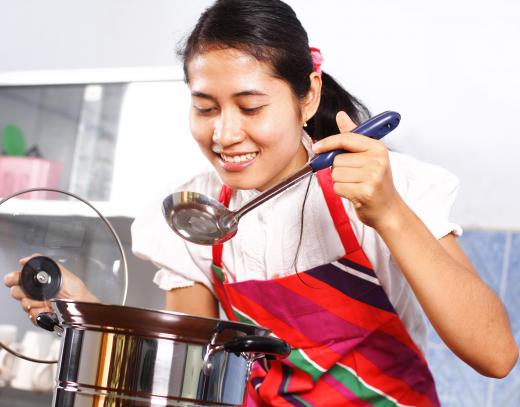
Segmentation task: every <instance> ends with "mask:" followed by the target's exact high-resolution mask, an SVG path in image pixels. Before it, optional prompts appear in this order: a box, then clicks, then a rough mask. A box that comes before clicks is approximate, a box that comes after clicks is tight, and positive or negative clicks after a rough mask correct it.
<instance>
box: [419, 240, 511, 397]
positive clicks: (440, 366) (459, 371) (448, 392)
mask: <svg viewBox="0 0 520 407" xmlns="http://www.w3.org/2000/svg"><path fill="white" fill-rule="evenodd" d="M459 242H460V244H461V246H462V247H463V248H464V251H465V252H466V254H467V255H468V257H469V258H470V259H471V261H472V262H473V264H474V265H475V267H476V268H477V270H478V271H479V274H480V276H481V277H482V279H483V280H484V281H485V282H486V283H487V284H488V285H489V286H490V287H491V288H492V289H493V290H494V291H495V292H496V293H497V294H498V295H499V296H500V298H501V299H502V301H503V302H504V304H505V306H506V308H507V310H508V313H509V317H510V319H511V325H512V327H513V332H514V334H515V338H516V341H517V343H520V233H518V232H490V231H479V230H466V231H465V232H464V235H463V236H462V237H461V238H460V240H459ZM429 336H430V346H429V349H428V353H427V355H426V356H427V358H428V361H429V363H430V367H431V370H432V373H433V375H434V377H435V380H436V383H437V391H438V393H439V397H440V399H441V404H442V406H444V407H466V406H468V407H470V406H471V407H481V406H482V407H495V406H500V407H507V406H511V407H513V406H514V407H517V406H520V364H519V363H517V364H516V366H515V367H514V369H513V370H512V372H511V373H510V374H509V375H508V376H507V377H506V378H505V379H501V380H496V379H490V378H487V377H484V376H481V375H479V374H478V373H476V372H475V371H474V370H473V369H471V368H470V367H469V366H467V365H466V364H465V363H464V362H462V361H460V360H459V359H458V358H457V357H456V356H455V355H454V354H453V353H452V352H451V351H450V350H449V349H448V348H447V347H446V346H445V345H444V344H443V343H442V341H441V339H440V338H439V337H438V336H437V334H436V333H435V332H434V331H433V329H432V328H431V327H430V332H429Z"/></svg>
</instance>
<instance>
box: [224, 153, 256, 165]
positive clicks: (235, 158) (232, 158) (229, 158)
mask: <svg viewBox="0 0 520 407" xmlns="http://www.w3.org/2000/svg"><path fill="white" fill-rule="evenodd" d="M257 155H258V153H256V152H255V153H247V154H240V155H226V154H222V153H221V154H220V157H221V158H222V160H223V161H225V162H227V163H242V162H246V161H250V160H252V159H253V158H255V157H256V156H257Z"/></svg>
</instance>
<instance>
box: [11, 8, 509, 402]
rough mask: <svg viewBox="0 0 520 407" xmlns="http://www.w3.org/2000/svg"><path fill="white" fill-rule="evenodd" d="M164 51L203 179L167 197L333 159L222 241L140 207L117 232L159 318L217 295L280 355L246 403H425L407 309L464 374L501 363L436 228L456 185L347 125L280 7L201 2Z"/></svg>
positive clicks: (459, 261)
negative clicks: (151, 290) (197, 240)
mask: <svg viewBox="0 0 520 407" xmlns="http://www.w3.org/2000/svg"><path fill="white" fill-rule="evenodd" d="M181 54H182V56H183V60H184V71H185V75H186V81H187V84H188V86H189V88H190V91H191V95H192V108H191V113H190V124H191V131H192V135H193V137H194V139H195V140H196V141H197V143H198V144H199V146H200V148H201V150H202V151H203V153H204V154H205V156H206V157H207V159H208V160H209V161H210V162H211V163H212V165H213V166H214V167H215V170H216V172H211V173H204V174H201V175H198V176H196V177H195V178H193V179H192V180H191V181H189V182H187V183H186V184H184V185H182V186H181V187H180V188H179V190H194V191H198V192H201V193H203V194H206V195H209V196H212V197H216V198H219V199H220V200H221V202H223V203H224V204H226V205H228V206H230V207H232V208H236V207H240V206H241V205H242V204H243V203H244V202H245V201H247V200H249V199H250V198H251V197H253V196H255V195H256V194H258V193H259V191H263V190H265V189H266V188H269V187H270V186H272V185H274V184H276V183H278V182H279V181H281V180H282V179H284V178H285V177H286V176H288V175H290V174H292V173H293V172H294V171H296V170H298V169H300V168H301V167H302V166H303V165H305V163H306V162H307V161H308V160H309V158H310V157H311V156H312V155H313V154H318V153H322V152H325V151H329V150H333V149H338V148H341V149H345V150H348V151H350V153H348V154H342V155H339V156H337V157H336V159H335V161H334V165H333V167H332V169H331V170H323V171H321V172H319V173H318V174H317V175H316V176H314V177H312V178H311V179H310V180H309V183H307V182H302V183H300V184H299V185H297V186H295V187H293V188H291V189H290V190H288V191H286V192H285V193H284V194H282V195H280V196H278V197H276V198H274V199H272V200H270V201H269V202H267V203H265V204H264V205H262V206H261V207H259V208H257V209H255V211H253V212H251V213H249V214H248V215H247V216H245V217H244V218H243V219H242V220H241V223H240V229H239V232H238V234H237V235H236V236H235V237H234V238H233V239H232V240H231V241H229V242H227V243H226V244H224V245H223V246H215V247H213V248H211V247H205V246H197V245H193V244H191V243H188V242H185V241H183V240H182V239H180V238H178V237H177V236H176V235H175V234H174V233H173V232H172V231H171V230H170V229H168V226H167V225H166V223H165V222H164V220H163V219H162V216H161V214H160V211H159V210H157V209H155V208H154V210H152V211H150V212H148V213H146V214H143V216H141V217H138V218H137V219H136V221H135V222H134V224H133V227H132V233H133V244H134V247H133V248H134V251H135V253H136V254H138V255H140V256H142V257H144V258H147V259H150V260H151V261H153V262H154V263H155V264H157V265H158V266H159V267H160V268H161V270H160V271H159V272H158V273H157V275H156V277H155V281H156V283H157V284H158V285H159V286H160V287H161V288H163V289H165V290H168V292H167V308H168V309H170V310H175V311H180V312H186V313H190V314H195V315H201V316H210V317H217V316H218V315H219V312H218V311H219V308H218V304H219V303H220V305H222V308H223V309H224V311H225V312H226V314H227V316H228V317H229V318H230V319H238V320H242V321H247V322H250V323H255V324H260V325H263V326H266V327H268V328H270V329H271V330H272V331H273V332H274V334H275V335H277V336H279V337H281V338H283V339H285V340H286V341H287V342H289V344H290V345H291V347H292V348H293V351H292V352H291V355H290V356H289V358H288V360H286V361H284V362H271V363H270V366H269V367H268V368H267V367H260V366H257V367H256V369H255V370H254V372H253V378H252V380H251V386H250V387H251V389H250V402H251V404H254V403H256V404H257V405H316V406H344V405H367V404H377V403H384V404H385V405H386V404H388V405H395V404H404V405H414V406H423V405H425V406H426V405H438V404H439V402H438V398H437V395H436V391H435V385H434V382H433V379H432V377H431V374H430V371H429V369H428V366H427V363H426V361H425V359H424V356H423V351H424V348H425V341H426V328H425V323H424V321H423V318H422V312H421V308H422V311H424V313H425V314H426V316H427V317H428V318H429V320H430V321H431V323H432V325H433V326H434V328H435V329H436V331H437V332H438V334H439V335H440V336H441V338H442V339H443V340H444V341H445V342H446V344H447V345H448V346H449V347H450V349H451V350H452V351H453V352H454V353H455V354H457V355H458V356H459V357H460V358H461V359H462V360H464V361H465V362H466V363H468V364H469V365H471V366H472V367H473V368H474V369H475V370H477V371H478V372H480V373H482V374H484V375H488V376H491V377H503V376H505V375H506V374H507V373H508V372H509V371H510V369H511V368H512V366H513V365H514V363H515V362H516V359H517V355H518V350H517V346H516V344H515V342H514V340H513V337H512V334H511V328H510V324H509V320H508V317H507V314H506V312H505V310H504V307H503V306H502V304H501V302H500V300H499V299H498V298H497V297H496V295H495V294H494V293H493V292H492V291H491V290H490V289H489V288H488V287H487V286H486V285H485V284H484V283H483V282H482V281H481V280H480V278H479V277H478V274H477V272H476V271H475V270H474V268H473V266H472V265H471V263H470V261H469V260H468V259H467V257H466V256H465V255H464V253H463V252H462V250H461V249H460V247H459V246H458V244H457V241H456V236H457V235H459V234H460V233H461V230H460V227H458V226H457V225H454V224H452V223H450V222H449V221H448V213H449V210H450V207H451V204H452V202H453V199H454V195H455V192H456V189H457V180H456V179H455V178H454V177H453V176H452V175H451V174H449V173H447V172H446V171H444V170H442V169H440V168H438V167H435V166H432V165H428V164H425V163H421V162H419V161H416V160H414V159H412V158H410V157H407V156H404V155H401V154H398V153H395V152H389V151H388V150H387V148H386V147H385V145H384V144H383V143H382V142H380V141H375V140H372V139H369V138H367V137H363V136H360V135H357V134H354V133H351V132H350V131H351V130H352V129H353V128H354V127H355V126H356V123H359V122H360V121H362V120H363V119H364V118H366V117H367V116H368V112H367V110H366V108H364V106H363V105H362V104H361V103H360V102H358V101H357V100H356V99H355V98H353V97H352V96H351V95H349V94H348V93H347V92H346V91H345V90H344V89H342V88H341V87H340V86H339V85H338V84H337V83H336V82H335V81H334V80H333V79H332V78H331V77H330V76H329V75H327V74H326V73H325V72H323V71H321V62H322V58H321V54H320V53H319V51H318V50H316V49H310V48H309V44H308V38H307V34H306V32H305V30H304V29H303V27H302V26H301V24H300V22H299V21H298V19H297V17H296V15H295V14H294V12H293V10H292V9H291V8H290V7H289V6H288V5H286V4H284V3H283V2H281V1H277V0H252V1H244V0H221V1H217V2H216V3H215V4H214V5H213V6H212V7H210V8H209V9H208V10H206V11H205V12H204V13H203V14H202V15H201V17H200V19H199V21H198V24H197V26H196V27H195V29H194V30H193V32H192V33H191V35H190V36H189V38H188V40H187V42H186V45H185V47H184V49H183V50H182V52H181ZM338 129H339V133H338ZM313 142H314V144H313ZM16 283H17V280H16V276H15V275H12V276H11V278H10V279H9V281H8V285H10V286H12V287H13V288H16V287H17V286H16ZM16 297H17V298H18V299H20V298H21V294H20V293H19V292H18V291H17V292H16ZM23 302H24V304H25V306H26V308H27V304H29V307H30V304H31V303H30V302H28V300H27V299H23ZM36 305H41V304H35V306H36Z"/></svg>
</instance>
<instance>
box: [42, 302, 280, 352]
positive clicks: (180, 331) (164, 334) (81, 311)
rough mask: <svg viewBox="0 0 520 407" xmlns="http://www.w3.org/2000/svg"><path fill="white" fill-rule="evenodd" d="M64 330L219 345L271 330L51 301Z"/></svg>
mask: <svg viewBox="0 0 520 407" xmlns="http://www.w3.org/2000/svg"><path fill="white" fill-rule="evenodd" d="M52 304H53V307H54V311H55V312H56V314H57V315H58V318H59V319H60V323H61V325H62V326H64V327H71V328H74V329H96V330H101V331H107V332H114V331H117V332H118V333H124V334H133V335H139V336H148V337H159V338H168V339H175V340H182V341H186V342H195V343H201V344H207V343H209V342H210V341H211V339H212V338H213V336H214V335H215V334H217V335H216V336H215V343H216V344H220V343H224V342H226V341H228V340H231V339H233V338H235V337H238V336H243V335H261V336H265V335H269V334H270V333H271V331H270V330H268V329H266V328H263V327H258V326H255V325H250V324H245V323H241V322H232V321H222V320H219V319H215V318H203V317H196V316H192V315H187V314H182V313H179V312H170V311H158V310H149V309H144V308H135V307H126V306H120V305H105V304H98V303H88V302H78V301H70V300H52Z"/></svg>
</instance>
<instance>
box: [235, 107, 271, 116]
mask: <svg viewBox="0 0 520 407" xmlns="http://www.w3.org/2000/svg"><path fill="white" fill-rule="evenodd" d="M265 106H267V105H261V106H256V107H241V108H240V110H242V112H244V113H245V114H251V115H252V114H255V113H258V112H260V110H262V108H264V107H265Z"/></svg>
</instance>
